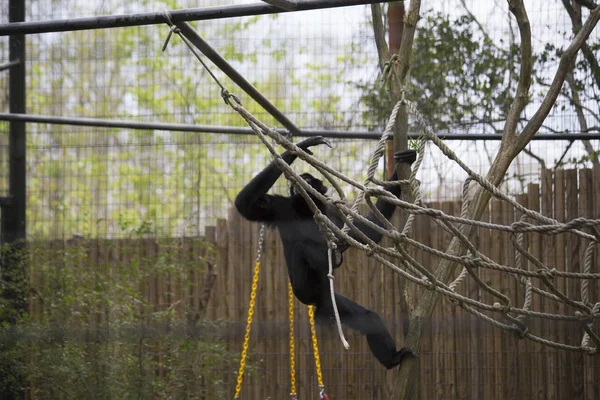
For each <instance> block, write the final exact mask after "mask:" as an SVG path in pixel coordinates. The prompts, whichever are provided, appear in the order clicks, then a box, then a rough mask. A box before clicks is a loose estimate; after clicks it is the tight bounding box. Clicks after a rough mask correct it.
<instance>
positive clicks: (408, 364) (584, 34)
mask: <svg viewBox="0 0 600 400" xmlns="http://www.w3.org/2000/svg"><path fill="white" fill-rule="evenodd" d="M509 5H510V8H511V12H512V13H513V15H514V16H515V17H516V18H517V22H518V26H519V29H520V30H521V56H522V57H524V58H526V57H531V42H530V40H531V35H530V30H529V22H528V21H527V14H526V12H525V8H524V5H523V1H522V0H509ZM599 18H600V7H598V8H596V9H594V11H592V13H591V14H590V16H589V18H588V20H587V21H586V23H585V24H584V26H583V27H582V29H581V31H580V32H579V33H578V34H577V36H576V37H575V39H574V40H573V42H572V43H571V45H570V46H569V47H568V48H567V51H565V53H564V54H563V56H562V57H561V62H560V64H559V69H558V71H557V72H556V75H555V78H554V81H553V83H552V85H551V89H550V90H549V92H548V93H547V94H546V97H545V98H544V101H543V102H542V104H541V105H540V107H539V109H538V111H537V112H536V113H535V114H534V117H533V118H532V119H531V120H530V121H529V123H528V124H527V125H526V127H525V129H524V130H523V132H522V133H521V134H520V135H516V134H515V132H516V128H517V124H518V120H519V118H520V114H521V112H522V110H523V107H524V105H523V104H525V101H526V96H527V89H528V88H529V83H530V81H531V60H527V59H524V60H523V61H522V63H521V71H520V77H519V84H518V89H517V96H516V97H515V99H514V100H513V104H512V105H511V109H510V112H509V116H510V119H507V121H506V126H505V128H504V134H505V135H504V137H503V139H502V144H501V146H500V151H499V152H498V155H497V156H496V158H495V159H494V162H493V163H492V166H491V167H490V170H489V171H488V173H487V175H486V179H487V180H488V181H489V182H491V183H492V184H493V185H495V186H498V185H499V184H500V183H501V182H502V179H503V177H504V175H505V173H506V171H507V170H508V167H509V166H510V164H511V162H512V161H513V160H514V158H515V157H516V156H517V154H518V153H519V152H520V151H521V150H523V149H524V148H525V146H526V145H527V143H528V142H529V141H530V140H531V138H532V137H533V135H534V134H535V132H537V129H538V128H539V127H540V126H541V124H542V123H543V121H544V119H545V118H546V116H547V115H548V113H549V111H550V109H551V107H552V105H553V104H554V102H555V101H556V98H557V96H558V93H559V92H560V88H561V87H562V84H563V82H564V79H565V75H566V71H567V68H568V67H569V65H570V64H571V63H572V62H573V61H574V60H575V56H576V55H577V51H578V50H579V49H580V48H581V46H582V45H583V43H584V42H585V40H586V39H587V38H588V36H589V35H590V33H591V31H592V30H593V28H594V27H595V26H596V24H597V23H598V19H599ZM527 72H528V73H529V75H530V76H525V75H526V73H527ZM490 198H491V193H490V192H489V191H487V190H485V189H484V188H483V187H479V188H478V190H477V192H476V193H475V197H474V199H473V201H472V202H471V205H470V206H469V209H468V210H467V213H466V218H469V219H473V220H479V219H480V218H481V216H482V215H483V212H484V210H485V209H486V208H487V206H488V203H489V200H490ZM458 228H459V230H460V232H461V233H462V234H463V235H465V236H466V237H467V238H469V239H470V238H471V237H472V236H473V234H474V232H475V229H474V228H473V227H472V226H465V225H462V226H459V227H458ZM465 250H466V249H465V246H464V245H463V244H462V242H461V240H460V239H458V238H457V237H454V238H453V239H452V241H451V243H450V245H449V246H448V249H447V253H448V254H451V255H456V256H460V255H463V254H464V253H465ZM456 267H457V263H455V262H450V261H447V260H442V261H441V262H440V263H439V265H438V267H437V269H436V272H435V276H436V278H437V279H439V280H440V281H442V282H444V283H448V282H449V281H450V278H451V277H452V274H453V273H454V271H455V270H456ZM438 300H439V293H437V292H436V291H429V290H428V291H425V293H424V294H423V296H422V297H421V300H420V302H419V305H418V307H417V308H416V310H415V312H414V314H413V315H412V316H411V321H410V328H409V332H408V336H407V338H406V343H405V345H406V346H407V347H409V348H411V349H412V350H413V351H415V352H416V353H419V351H420V348H421V337H422V334H423V330H424V326H425V321H426V320H427V319H428V318H430V317H431V314H432V312H433V309H434V308H435V306H436V304H437V301H438ZM417 363H418V360H415V359H412V358H409V359H407V360H405V361H404V362H403V363H402V364H401V365H400V370H399V372H398V377H397V379H396V385H395V387H394V391H393V393H394V395H395V397H394V398H397V399H409V398H410V395H411V390H412V386H414V385H416V384H418V382H416V381H415V379H411V377H414V375H413V374H415V373H416V371H418V365H417Z"/></svg>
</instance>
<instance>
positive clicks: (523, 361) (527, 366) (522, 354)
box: [515, 194, 535, 399]
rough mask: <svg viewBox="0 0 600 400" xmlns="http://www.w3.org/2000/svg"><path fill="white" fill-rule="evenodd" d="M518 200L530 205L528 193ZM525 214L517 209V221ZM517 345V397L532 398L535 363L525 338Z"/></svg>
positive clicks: (525, 239) (521, 299)
mask: <svg viewBox="0 0 600 400" xmlns="http://www.w3.org/2000/svg"><path fill="white" fill-rule="evenodd" d="M515 199H516V201H517V202H518V203H519V204H521V205H523V206H525V207H527V205H528V198H527V194H519V195H517V196H516V197H515ZM522 215H523V214H522V213H521V212H520V211H518V210H517V211H516V212H515V221H520V219H521V216H522ZM523 248H524V249H525V251H528V249H529V237H528V236H527V235H523ZM516 254H517V251H516V250H515V255H516ZM521 260H522V261H521V268H523V269H526V268H527V258H525V257H524V256H521ZM516 301H517V303H516V305H517V306H518V307H519V308H522V307H523V304H524V302H525V287H524V286H523V287H522V288H521V290H520V291H519V292H518V293H517V299H516ZM516 345H517V349H518V351H519V357H518V359H519V364H518V365H519V370H520V373H519V376H518V378H519V383H518V385H517V388H515V389H516V392H517V393H516V398H523V399H530V398H533V390H532V385H531V382H532V381H533V379H534V376H533V374H534V372H533V369H534V368H535V366H534V365H533V359H532V358H533V356H532V355H531V352H530V348H529V346H528V343H527V342H526V341H525V340H523V339H519V340H516Z"/></svg>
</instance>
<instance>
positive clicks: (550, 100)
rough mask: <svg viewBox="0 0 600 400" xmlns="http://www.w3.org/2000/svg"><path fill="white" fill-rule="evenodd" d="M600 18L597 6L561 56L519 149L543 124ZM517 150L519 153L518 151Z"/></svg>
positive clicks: (522, 134) (528, 124)
mask: <svg viewBox="0 0 600 400" xmlns="http://www.w3.org/2000/svg"><path fill="white" fill-rule="evenodd" d="M599 20H600V6H598V7H596V8H595V9H594V10H593V11H592V12H591V13H590V15H589V17H588V19H587V21H585V24H583V26H582V27H581V30H580V31H579V32H578V33H577V35H576V36H575V38H574V39H573V41H572V42H571V44H570V45H569V47H567V49H566V50H565V52H564V53H563V54H562V56H561V58H560V62H559V64H558V70H557V71H556V74H555V75H554V79H553V80H552V83H551V84H550V89H549V90H548V93H546V96H545V97H544V100H543V101H542V104H541V105H540V107H539V108H538V110H537V111H536V112H535V114H534V115H533V117H532V118H531V119H530V120H529V122H528V123H527V125H525V128H523V132H521V134H520V135H519V136H518V138H519V140H518V147H519V148H518V151H520V150H522V149H523V148H524V147H525V146H526V145H527V143H528V142H529V141H530V140H531V138H532V137H533V135H535V133H536V132H537V130H538V129H539V127H540V126H541V125H542V123H543V122H544V120H545V119H546V117H547V116H548V114H549V113H550V110H551V109H552V107H553V106H554V103H555V102H556V99H557V97H558V95H559V93H560V90H561V88H562V86H563V83H564V81H565V78H566V75H567V73H568V72H569V69H570V66H571V63H573V61H574V60H575V57H576V56H577V52H578V51H579V50H580V49H581V47H582V46H583V45H584V44H585V41H586V40H587V39H588V37H589V36H590V34H591V33H592V31H593V30H594V28H595V27H596V25H597V24H598V21H599ZM518 151H517V153H518Z"/></svg>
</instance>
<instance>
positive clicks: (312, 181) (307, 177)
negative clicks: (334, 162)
mask: <svg viewBox="0 0 600 400" xmlns="http://www.w3.org/2000/svg"><path fill="white" fill-rule="evenodd" d="M300 177H301V178H302V179H304V181H305V182H306V183H308V184H309V185H310V186H312V187H313V189H315V190H316V191H317V192H319V193H321V194H322V195H324V196H325V195H326V194H327V186H325V185H324V184H323V181H322V180H320V179H317V178H315V177H314V176H312V175H311V174H309V173H307V172H305V173H303V174H302V175H300ZM290 196H291V197H296V196H300V193H299V192H298V191H297V190H296V188H295V187H294V185H292V186H290Z"/></svg>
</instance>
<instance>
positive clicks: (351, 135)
mask: <svg viewBox="0 0 600 400" xmlns="http://www.w3.org/2000/svg"><path fill="white" fill-rule="evenodd" d="M0 121H25V122H32V123H39V124H53V125H75V126H90V127H99V128H123V129H145V130H158V131H178V132H196V133H218V134H231V135H254V132H253V131H252V129H250V128H242V127H236V126H211V125H191V124H171V123H160V122H139V121H124V120H108V119H97V118H73V117H52V116H46V115H33V114H4V113H0ZM277 131H278V132H279V133H281V134H285V133H287V130H285V129H277ZM298 136H299V137H311V136H324V137H328V138H332V139H379V137H381V133H377V132H365V131H356V132H353V131H332V130H322V129H301V130H299V133H298Z"/></svg>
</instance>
